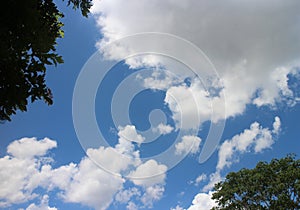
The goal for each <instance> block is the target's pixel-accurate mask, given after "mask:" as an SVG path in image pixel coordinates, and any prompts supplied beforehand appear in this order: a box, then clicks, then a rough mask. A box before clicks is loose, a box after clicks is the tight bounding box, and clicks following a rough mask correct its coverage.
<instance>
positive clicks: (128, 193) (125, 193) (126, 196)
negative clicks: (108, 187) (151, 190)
mask: <svg viewBox="0 0 300 210" xmlns="http://www.w3.org/2000/svg"><path fill="white" fill-rule="evenodd" d="M140 195H141V192H140V191H139V190H138V189H137V188H136V187H133V188H130V189H126V190H122V191H120V192H118V193H117V194H116V196H115V200H116V201H117V202H119V203H128V202H129V200H130V199H131V197H133V196H140Z"/></svg>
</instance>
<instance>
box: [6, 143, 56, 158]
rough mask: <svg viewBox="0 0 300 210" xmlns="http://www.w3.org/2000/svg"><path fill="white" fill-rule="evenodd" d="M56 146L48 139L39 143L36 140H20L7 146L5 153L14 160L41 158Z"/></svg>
mask: <svg viewBox="0 0 300 210" xmlns="http://www.w3.org/2000/svg"><path fill="white" fill-rule="evenodd" d="M56 146H57V143H56V141H53V140H51V139H48V138H44V139H42V140H40V141H37V139H36V138H22V139H20V140H17V141H14V142H13V143H11V144H9V146H8V147H7V153H8V154H11V155H12V156H14V157H16V158H32V157H34V156H43V155H45V154H46V152H47V151H48V150H49V149H52V148H55V147H56Z"/></svg>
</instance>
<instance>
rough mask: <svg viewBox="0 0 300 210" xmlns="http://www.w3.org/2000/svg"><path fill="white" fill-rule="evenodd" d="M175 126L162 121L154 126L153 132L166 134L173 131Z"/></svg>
mask: <svg viewBox="0 0 300 210" xmlns="http://www.w3.org/2000/svg"><path fill="white" fill-rule="evenodd" d="M173 130H174V128H173V127H172V126H170V125H165V124H162V123H160V124H159V125H158V126H157V127H155V128H153V132H156V133H159V134H161V135H166V134H169V133H171V132H172V131H173Z"/></svg>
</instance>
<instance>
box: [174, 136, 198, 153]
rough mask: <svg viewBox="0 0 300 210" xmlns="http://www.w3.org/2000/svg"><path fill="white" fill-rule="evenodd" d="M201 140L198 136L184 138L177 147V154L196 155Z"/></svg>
mask: <svg viewBox="0 0 300 210" xmlns="http://www.w3.org/2000/svg"><path fill="white" fill-rule="evenodd" d="M200 143H201V139H200V138H199V137H198V136H183V137H182V141H181V142H179V143H177V144H176V145H175V148H176V150H175V154H178V155H181V154H185V153H188V152H190V153H191V154H195V153H197V152H198V151H199V145H200Z"/></svg>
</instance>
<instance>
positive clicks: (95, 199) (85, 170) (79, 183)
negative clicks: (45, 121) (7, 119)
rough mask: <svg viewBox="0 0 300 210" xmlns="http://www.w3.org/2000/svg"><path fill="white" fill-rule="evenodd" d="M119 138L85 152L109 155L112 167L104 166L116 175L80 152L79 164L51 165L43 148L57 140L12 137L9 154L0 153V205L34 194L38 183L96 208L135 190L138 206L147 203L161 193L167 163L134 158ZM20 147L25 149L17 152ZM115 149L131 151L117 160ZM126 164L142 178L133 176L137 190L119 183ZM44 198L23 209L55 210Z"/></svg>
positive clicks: (66, 198) (123, 199) (124, 198)
mask: <svg viewBox="0 0 300 210" xmlns="http://www.w3.org/2000/svg"><path fill="white" fill-rule="evenodd" d="M119 140H120V141H119V143H118V144H117V145H116V147H115V148H112V147H107V148H104V147H100V148H98V149H89V150H88V151H87V153H88V154H89V155H91V157H92V158H93V159H94V161H95V160H100V159H105V160H106V161H107V160H109V161H110V164H111V168H108V169H111V170H113V172H118V173H117V174H116V173H109V171H107V170H108V169H106V170H103V169H102V168H100V167H99V166H97V165H96V164H95V162H94V161H93V160H91V159H90V158H87V157H83V158H82V159H81V161H80V162H79V164H74V163H70V164H67V165H62V166H60V167H57V168H53V167H52V165H51V163H52V162H53V160H52V159H51V158H49V157H47V156H46V154H47V152H48V150H50V149H52V148H54V147H56V145H57V144H56V141H54V140H50V139H48V138H45V139H41V140H37V139H36V138H22V139H21V140H16V141H13V142H12V143H11V144H10V145H9V146H8V148H7V153H8V155H6V156H4V157H2V158H0V177H1V182H0V208H8V207H10V206H11V205H13V204H21V203H26V202H28V201H32V200H34V199H37V198H38V197H39V194H37V193H36V189H38V188H39V189H44V190H45V191H46V192H50V191H54V190H55V191H56V192H58V193H57V196H58V198H61V199H62V200H63V201H64V202H72V203H80V204H82V205H85V206H89V207H92V208H94V209H97V210H98V209H99V210H102V209H106V208H108V207H109V205H110V204H111V203H112V202H113V201H114V199H115V200H116V201H118V202H120V203H122V202H127V201H129V200H130V199H131V197H132V196H138V195H140V200H141V202H142V203H143V205H145V206H152V205H153V202H154V201H157V200H159V199H160V198H161V195H162V193H163V191H164V187H163V185H164V180H165V177H166V175H165V172H166V170H167V167H166V166H164V165H159V164H158V163H156V161H155V160H148V161H147V162H145V163H142V162H141V160H139V161H137V160H136V159H139V153H138V152H137V151H135V150H134V149H133V147H132V146H130V145H128V144H124V142H122V137H119ZM126 142H128V141H127V140H126ZM129 143H130V144H132V142H129ZM117 146H118V147H117ZM122 147H123V148H122ZM24 149H26V152H22V151H23V150H24ZM117 150H119V151H121V152H123V154H125V153H127V155H128V156H129V154H130V153H131V156H129V159H128V160H129V161H128V160H127V161H120V156H118V155H116V154H120V153H118V152H116V151H117ZM97 158H98V159H97ZM123 159H124V158H123ZM129 166H132V167H129ZM127 168H128V170H129V169H130V170H132V169H134V170H133V171H132V174H133V176H135V177H140V176H142V177H143V178H144V179H142V180H139V181H133V183H135V184H136V186H137V187H139V188H140V189H138V188H137V187H133V188H131V189H129V190H126V189H124V183H125V182H126V181H128V179H126V178H123V177H122V175H121V172H122V171H124V170H126V169H127ZM158 172H159V174H160V175H159V176H155V177H152V178H150V179H147V177H148V176H151V175H153V174H157V173H158ZM11 174H14V176H12V175H11ZM48 200H49V196H48V195H45V196H43V197H42V199H41V202H40V204H36V203H31V204H30V205H29V206H28V207H27V209H28V210H36V209H43V210H44V209H48V210H55V209H56V208H55V207H50V206H49V205H48ZM129 202H131V201H129ZM134 206H135V204H134V203H133V202H131V204H128V209H134ZM136 207H137V206H136Z"/></svg>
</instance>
